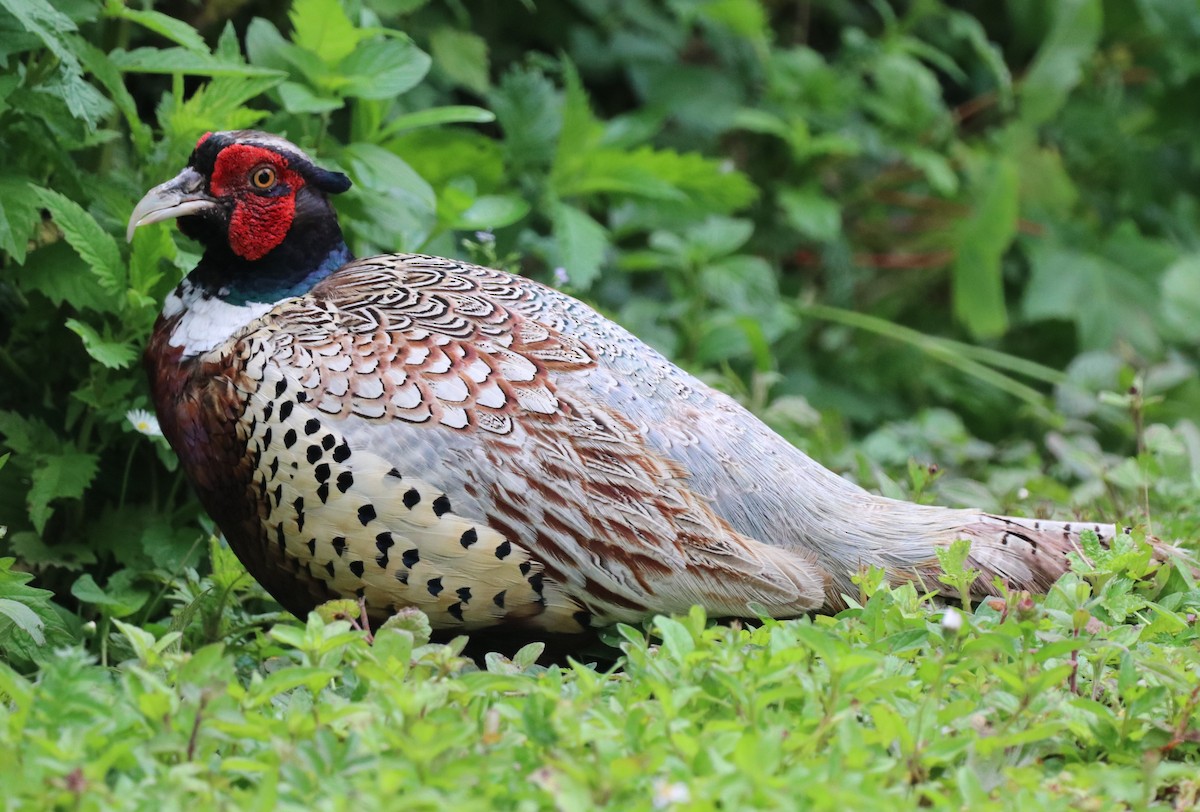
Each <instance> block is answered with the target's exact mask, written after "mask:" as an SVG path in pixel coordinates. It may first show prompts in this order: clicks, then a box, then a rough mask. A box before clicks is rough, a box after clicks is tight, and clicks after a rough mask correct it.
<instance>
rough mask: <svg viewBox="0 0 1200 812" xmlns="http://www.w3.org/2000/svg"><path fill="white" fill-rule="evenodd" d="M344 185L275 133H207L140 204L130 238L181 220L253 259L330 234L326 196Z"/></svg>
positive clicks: (217, 245) (212, 242)
mask: <svg viewBox="0 0 1200 812" xmlns="http://www.w3.org/2000/svg"><path fill="white" fill-rule="evenodd" d="M349 188H350V179H349V178H347V177H346V176H345V175H343V174H342V173H340V172H332V171H329V170H327V169H322V168H320V167H318V166H317V165H316V164H315V163H314V162H313V160H312V159H311V158H310V157H309V156H307V155H306V154H304V153H303V152H301V151H300V150H299V149H298V148H297V147H296V146H295V145H294V144H292V143H290V142H288V141H285V140H284V139H282V138H279V137H277V136H273V135H269V134H267V133H262V132H256V131H253V130H237V131H232V132H218V133H207V134H205V135H204V136H203V137H202V138H201V139H200V140H199V141H198V142H197V143H196V148H195V149H194V150H193V151H192V155H191V157H190V158H189V159H188V163H187V166H186V167H184V169H183V171H182V172H180V173H179V174H178V175H176V176H175V177H174V178H172V179H171V180H169V181H167V182H166V183H163V184H161V185H159V186H156V187H154V188H153V189H151V190H150V191H149V192H148V193H147V194H146V196H145V197H143V198H142V200H141V201H140V202H139V203H138V204H137V206H136V207H135V208H134V211H133V215H132V216H131V217H130V219H129V229H128V231H127V233H126V236H127V237H128V238H130V239H132V237H133V231H134V229H136V228H137V227H138V226H143V225H147V224H149V223H156V222H159V221H161V220H167V219H171V218H178V219H179V227H180V229H181V230H182V231H183V233H184V234H186V235H188V236H189V237H192V238H193V239H196V240H198V241H199V242H201V243H202V244H204V246H205V247H206V248H208V249H210V250H215V251H218V252H226V251H227V252H228V253H229V254H231V255H232V257H231V258H236V259H240V260H243V261H248V262H257V261H259V260H263V259H266V258H268V257H270V256H271V255H272V252H277V251H279V250H280V249H286V247H288V246H289V244H290V243H293V242H295V243H308V242H310V241H311V239H310V238H311V236H313V235H312V234H311V230H312V229H314V228H315V229H316V230H317V231H318V232H320V233H321V234H322V235H323V236H332V235H331V234H330V233H329V232H330V231H331V230H337V228H338V227H337V221H336V218H335V216H334V214H333V210H332V209H331V208H330V206H329V203H328V201H327V200H326V195H328V194H336V193H339V192H344V191H346V190H347V189H349ZM337 236H338V238H339V239H340V231H339V232H338V234H337ZM297 238H299V239H297ZM284 253H285V254H286V253H289V252H287V251H286V250H284ZM293 259H295V258H293V257H288V258H287V260H289V261H290V260H293ZM291 264H293V265H294V264H295V263H294V262H292V263H291Z"/></svg>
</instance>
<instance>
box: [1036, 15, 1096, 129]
mask: <svg viewBox="0 0 1200 812" xmlns="http://www.w3.org/2000/svg"><path fill="white" fill-rule="evenodd" d="M1049 8H1051V9H1053V15H1054V20H1053V23H1052V25H1051V28H1050V33H1049V35H1048V36H1047V37H1046V39H1045V40H1044V41H1043V42H1042V45H1041V48H1039V49H1038V53H1037V56H1036V57H1035V58H1034V60H1033V65H1032V66H1031V67H1030V68H1029V71H1028V73H1026V74H1025V78H1024V79H1023V80H1022V81H1021V82H1020V100H1021V106H1020V112H1021V118H1022V120H1023V121H1024V122H1026V123H1027V124H1029V125H1032V126H1037V125H1039V124H1042V123H1044V122H1046V121H1048V120H1049V119H1050V117H1051V116H1053V115H1054V114H1055V113H1057V112H1058V111H1059V109H1061V108H1062V106H1063V103H1064V102H1065V101H1066V100H1067V95H1068V94H1069V93H1070V92H1071V90H1072V88H1074V87H1075V86H1076V85H1077V84H1078V83H1079V80H1080V78H1081V76H1082V75H1083V68H1084V66H1085V65H1086V63H1087V61H1088V60H1089V59H1091V58H1092V54H1094V53H1095V51H1096V46H1097V45H1098V44H1099V42H1100V34H1101V29H1102V28H1103V19H1104V11H1103V7H1102V3H1101V1H1100V0H1058V1H1057V2H1055V3H1052V4H1051V5H1050V6H1049Z"/></svg>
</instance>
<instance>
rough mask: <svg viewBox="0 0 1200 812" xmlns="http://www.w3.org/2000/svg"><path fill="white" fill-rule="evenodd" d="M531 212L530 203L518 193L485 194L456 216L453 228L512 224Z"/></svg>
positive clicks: (491, 226) (479, 228) (468, 229)
mask: <svg viewBox="0 0 1200 812" xmlns="http://www.w3.org/2000/svg"><path fill="white" fill-rule="evenodd" d="M528 213H529V203H528V202H527V201H526V200H525V199H524V198H521V197H517V196H516V195H483V196H481V197H477V198H476V199H475V201H474V202H473V203H472V204H471V206H470V207H469V208H468V209H467V210H466V211H464V212H463V213H462V214H460V215H458V217H457V218H455V220H454V223H453V224H452V228H456V229H461V230H464V231H478V230H482V229H489V230H490V229H497V228H503V227H504V226H508V225H512V224H513V223H515V222H517V221H518V220H520V219H521V218H522V217H524V216H525V215H526V214H528Z"/></svg>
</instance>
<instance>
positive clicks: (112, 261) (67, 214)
mask: <svg viewBox="0 0 1200 812" xmlns="http://www.w3.org/2000/svg"><path fill="white" fill-rule="evenodd" d="M37 196H38V198H39V199H40V200H41V202H42V205H43V206H45V207H46V208H47V209H49V210H50V216H51V217H52V218H53V219H54V222H55V224H56V225H57V226H58V228H59V230H61V231H62V233H63V237H64V238H65V239H66V241H67V242H68V243H69V244H70V246H71V247H72V248H74V249H75V251H76V252H77V253H78V254H79V256H81V257H83V259H84V261H85V262H87V264H88V265H89V266H90V267H91V269H92V272H93V273H94V274H95V275H96V278H97V279H98V280H99V281H100V285H101V286H102V287H103V288H104V289H105V290H107V291H109V292H111V293H115V292H117V291H119V290H121V289H122V288H123V287H124V285H125V264H124V263H123V262H122V261H121V251H120V249H119V248H117V241H116V240H115V239H113V236H112V235H111V234H109V233H108V232H107V231H105V230H104V229H102V228H101V227H100V224H99V223H97V222H96V220H95V219H94V218H93V217H92V215H90V214H88V213H87V212H86V211H84V209H83V207H82V206H80V205H79V204H78V203H76V202H75V201H74V200H71V199H70V198H68V197H66V196H65V195H62V194H59V193H58V192H54V191H51V190H50V189H42V188H38V189H37Z"/></svg>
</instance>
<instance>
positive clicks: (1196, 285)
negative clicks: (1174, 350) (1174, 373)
mask: <svg viewBox="0 0 1200 812" xmlns="http://www.w3.org/2000/svg"><path fill="white" fill-rule="evenodd" d="M1159 285H1160V291H1161V297H1162V298H1161V301H1162V318H1163V322H1164V326H1165V327H1167V328H1169V329H1170V330H1171V332H1172V333H1173V334H1174V336H1175V337H1177V338H1179V339H1181V340H1183V341H1191V342H1194V341H1197V340H1200V254H1188V255H1186V256H1183V257H1181V258H1180V259H1179V260H1177V261H1176V262H1175V263H1174V264H1172V265H1171V267H1169V268H1167V270H1166V272H1165V273H1164V274H1163V276H1162V280H1161V282H1160V283H1159Z"/></svg>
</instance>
